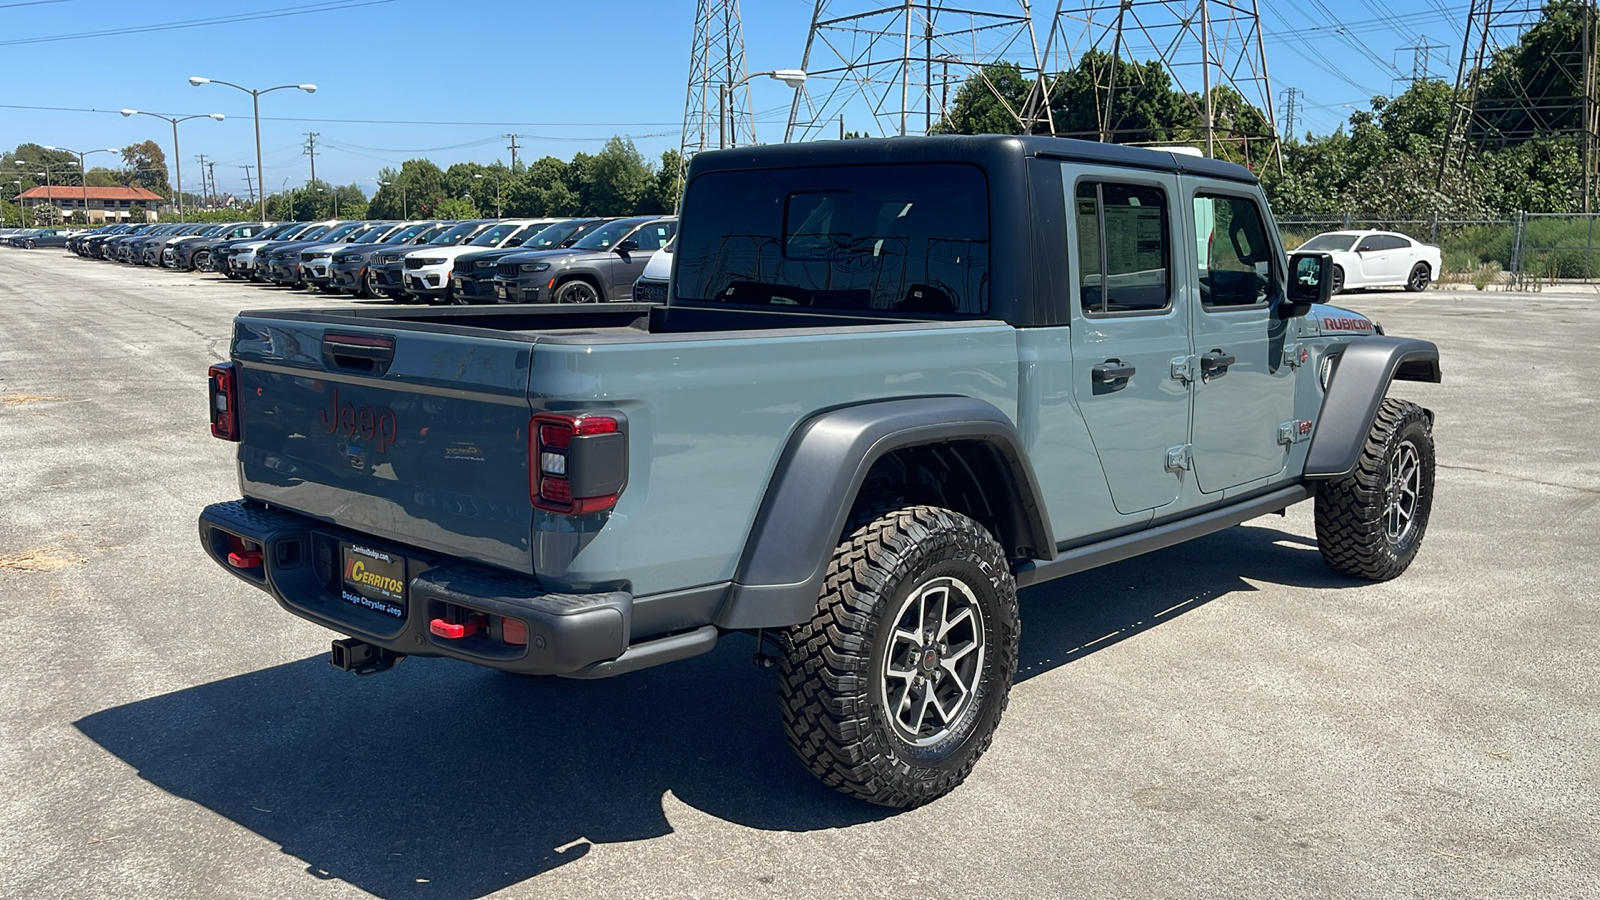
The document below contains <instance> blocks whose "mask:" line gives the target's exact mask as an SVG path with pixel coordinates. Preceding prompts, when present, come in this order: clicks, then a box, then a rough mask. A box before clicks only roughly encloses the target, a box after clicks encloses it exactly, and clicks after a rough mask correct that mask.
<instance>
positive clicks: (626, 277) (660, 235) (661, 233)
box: [606, 221, 676, 300]
mask: <svg viewBox="0 0 1600 900" xmlns="http://www.w3.org/2000/svg"><path fill="white" fill-rule="evenodd" d="M675 228H676V225H675V223H673V222H670V221H668V222H650V223H647V224H644V225H640V226H639V227H638V228H636V229H634V231H633V234H630V235H628V236H627V237H625V238H623V239H622V240H620V241H618V242H617V246H616V248H615V251H614V252H613V253H612V254H611V259H610V260H609V261H607V262H606V272H607V279H606V281H607V283H606V299H608V300H627V299H630V298H632V297H633V283H634V282H635V281H638V280H639V274H640V273H641V272H643V271H644V267H645V264H646V263H648V262H649V261H650V257H652V256H655V255H656V254H657V253H659V252H661V248H662V247H664V246H666V243H667V241H669V240H671V239H672V235H673V232H674V230H675ZM630 242H632V243H635V244H637V245H638V246H637V247H636V248H633V249H629V250H624V249H622V247H623V246H624V245H626V244H628V243H630Z"/></svg>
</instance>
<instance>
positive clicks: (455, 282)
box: [451, 278, 461, 291]
mask: <svg viewBox="0 0 1600 900" xmlns="http://www.w3.org/2000/svg"><path fill="white" fill-rule="evenodd" d="M451 281H452V282H453V283H454V284H455V286H456V290H458V291H459V290H461V279H459V278H452V279H451Z"/></svg>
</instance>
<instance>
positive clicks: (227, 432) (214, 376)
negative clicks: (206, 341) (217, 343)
mask: <svg viewBox="0 0 1600 900" xmlns="http://www.w3.org/2000/svg"><path fill="white" fill-rule="evenodd" d="M210 381H211V436H212V437H219V438H222V439H223V440H225V441H237V440H238V439H239V382H238V379H237V378H236V377H235V371H234V367H233V363H231V362H225V363H217V364H216V365H214V366H212V367H211V372H210Z"/></svg>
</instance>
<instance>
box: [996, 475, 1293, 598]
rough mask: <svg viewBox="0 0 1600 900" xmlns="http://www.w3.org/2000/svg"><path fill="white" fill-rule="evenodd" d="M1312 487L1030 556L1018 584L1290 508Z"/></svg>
mask: <svg viewBox="0 0 1600 900" xmlns="http://www.w3.org/2000/svg"><path fill="white" fill-rule="evenodd" d="M1311 490H1312V489H1311V488H1309V487H1307V486H1305V485H1303V484H1296V485H1292V486H1290V487H1286V488H1280V489H1279V490H1276V491H1273V492H1272V493H1270V494H1263V495H1261V496H1260V497H1256V498H1254V499H1252V500H1246V501H1244V502H1242V503H1237V504H1233V505H1231V506H1224V507H1222V508H1221V509H1214V510H1212V511H1211V512H1207V513H1201V514H1200V515H1197V516H1190V517H1188V518H1185V519H1179V520H1178V521H1176V522H1168V523H1167V524H1165V525H1157V526H1155V527H1154V528H1147V529H1145V530H1144V531H1136V532H1134V533H1132V534H1125V535H1122V536H1121V537H1114V538H1111V539H1110V540H1105V541H1100V542H1098V543H1094V544H1085V545H1084V546H1082V547H1074V548H1072V549H1071V550H1066V551H1063V552H1062V553H1060V554H1057V556H1056V558H1055V559H1052V560H1050V561H1049V562H1039V561H1038V560H1029V561H1028V562H1025V563H1023V564H1022V565H1021V566H1019V567H1017V571H1016V576H1017V587H1027V586H1028V585H1030V584H1038V583H1040V582H1042V581H1049V580H1050V579H1052V578H1060V577H1062V576H1064V575H1076V574H1077V573H1079V572H1086V571H1088V570H1089V569H1096V568H1099V567H1100V566H1106V565H1110V564H1111V563H1114V562H1121V561H1123V560H1125V559H1130V558H1132V557H1135V556H1138V555H1140V554H1141V553H1149V552H1150V551H1152V550H1160V549H1162V548H1164V547H1171V546H1172V545H1174V544H1181V543H1183V542H1184V541H1187V540H1191V539H1193V538H1197V537H1203V536H1205V535H1208V534H1211V533H1213V532H1217V531H1221V530H1222V529H1224V528H1232V527H1233V526H1235V525H1238V524H1239V523H1240V522H1248V521H1250V520H1251V519H1254V518H1256V517H1257V516H1264V515H1266V514H1267V513H1275V512H1280V511H1282V510H1285V509H1288V508H1289V507H1291V506H1293V505H1295V504H1296V503H1299V502H1300V501H1302V500H1306V499H1308V498H1310V497H1311Z"/></svg>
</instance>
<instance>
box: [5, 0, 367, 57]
mask: <svg viewBox="0 0 1600 900" xmlns="http://www.w3.org/2000/svg"><path fill="white" fill-rule="evenodd" d="M393 2H395V0H354V2H352V0H333V2H329V3H315V4H311V5H309V6H291V7H288V8H286V9H283V10H279V11H277V12H269V13H243V14H239V15H233V16H217V17H215V18H211V19H188V20H184V21H179V22H163V23H161V24H157V25H133V26H129V27H127V28H108V29H105V30H104V31H79V32H73V33H69V34H51V35H43V36H40V37H31V38H15V39H13V40H9V41H0V47H11V46H15V45H18V44H49V43H55V42H58V41H79V40H87V39H89V38H100V37H116V36H118V35H123V34H150V33H152V32H158V31H177V30H179V29H184V28H203V27H205V26H208V25H231V24H235V23H238V22H259V21H261V20H263V19H282V18H286V17H289V16H305V15H310V14H312V13H319V12H338V11H341V10H346V9H357V8H359V7H363V6H378V5H380V4H385V3H393Z"/></svg>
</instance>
